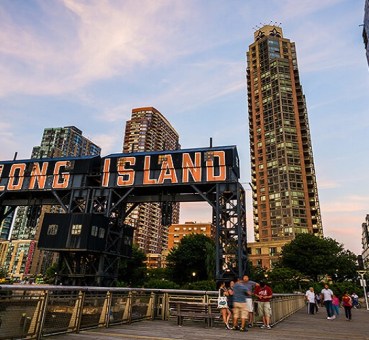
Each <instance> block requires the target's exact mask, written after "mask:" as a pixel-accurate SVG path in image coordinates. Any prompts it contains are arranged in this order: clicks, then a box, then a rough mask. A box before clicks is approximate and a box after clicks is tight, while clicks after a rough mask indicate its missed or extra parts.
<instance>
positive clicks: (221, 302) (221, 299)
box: [218, 289, 228, 308]
mask: <svg viewBox="0 0 369 340" xmlns="http://www.w3.org/2000/svg"><path fill="white" fill-rule="evenodd" d="M218 308H228V301H227V297H226V296H220V289H219V296H218Z"/></svg>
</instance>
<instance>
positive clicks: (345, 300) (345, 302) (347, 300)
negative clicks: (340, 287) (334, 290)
mask: <svg viewBox="0 0 369 340" xmlns="http://www.w3.org/2000/svg"><path fill="white" fill-rule="evenodd" d="M342 306H343V308H344V309H345V316H346V320H347V321H351V318H352V315H351V309H352V299H351V296H350V294H349V293H348V292H347V291H346V292H345V294H343V296H342Z"/></svg>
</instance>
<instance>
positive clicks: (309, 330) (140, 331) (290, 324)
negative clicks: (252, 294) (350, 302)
mask: <svg viewBox="0 0 369 340" xmlns="http://www.w3.org/2000/svg"><path fill="white" fill-rule="evenodd" d="M340 311H341V315H340V316H339V317H337V319H335V320H327V319H326V313H325V310H324V308H321V309H320V310H319V313H318V314H316V315H307V314H306V310H305V309H302V310H300V311H298V312H297V313H295V314H294V315H292V316H290V317H289V318H287V319H285V320H284V321H282V322H280V323H279V324H277V325H275V326H274V327H273V328H272V329H271V330H266V329H260V328H259V327H254V328H252V329H250V330H249V332H247V333H242V332H239V331H231V330H226V329H224V328H223V326H222V324H221V323H217V324H216V325H215V327H212V328H206V327H204V325H203V323H201V322H200V323H199V322H192V321H188V322H186V324H185V325H184V326H182V327H179V326H177V325H176V322H175V321H173V320H171V321H160V320H154V321H141V322H136V323H132V324H129V325H121V326H114V327H111V328H105V329H102V328H100V329H94V330H88V331H82V332H81V333H79V334H68V335H59V336H54V337H52V338H51V339H55V340H64V339H65V340H73V339H76V340H82V339H91V338H93V339H94V340H116V339H127V340H131V339H141V340H177V339H188V340H190V339H191V340H197V339H199V340H200V339H201V340H205V339H212V340H214V339H224V338H232V339H246V338H250V339H251V338H252V339H256V340H272V339H273V340H296V339H298V340H307V339H313V340H323V339H324V340H330V339H332V340H333V339H337V340H369V311H367V310H365V309H359V310H356V309H354V310H353V311H352V314H353V316H352V318H353V320H352V321H346V319H345V316H344V311H343V310H342V309H341V310H340Z"/></svg>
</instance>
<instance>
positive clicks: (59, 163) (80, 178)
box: [0, 146, 239, 193]
mask: <svg viewBox="0 0 369 340" xmlns="http://www.w3.org/2000/svg"><path fill="white" fill-rule="evenodd" d="M86 176H88V177H89V178H94V181H95V182H94V183H96V186H99V187H102V188H115V187H117V188H118V187H132V186H172V185H183V184H191V183H196V184H205V183H211V182H213V183H219V182H237V181H238V179H239V159H238V154H237V149H236V147H235V146H225V147H212V148H198V149H187V150H175V151H160V152H138V153H125V154H123V153H120V154H111V155H108V156H106V157H103V158H101V157H100V156H88V157H65V158H41V159H27V160H14V161H3V162H0V193H1V192H18V191H43V190H51V189H55V190H63V189H76V188H82V187H84V186H85V183H86V180H85V177H86Z"/></svg>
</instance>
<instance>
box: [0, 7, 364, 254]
mask: <svg viewBox="0 0 369 340" xmlns="http://www.w3.org/2000/svg"><path fill="white" fill-rule="evenodd" d="M364 4H365V1H364V0H324V1H322V0H299V1H296V0H263V1H260V0H248V1H245V0H211V1H209V0H203V1H201V0H200V1H199V0H155V1H151V0H111V1H109V0H51V1H46V0H40V1H37V0H28V1H24V0H2V1H1V2H0V75H1V76H0V117H1V119H0V159H1V160H9V159H13V157H14V154H15V152H17V153H18V159H25V158H30V156H31V152H32V147H33V146H36V145H40V142H41V137H42V134H43V130H44V128H47V127H61V126H69V125H74V126H76V127H78V128H79V129H81V130H82V131H83V135H84V136H86V137H87V138H89V139H91V140H92V141H93V142H95V143H96V144H98V145H99V146H101V148H102V155H103V156H104V155H107V154H110V153H116V152H121V150H122V145H123V136H124V129H125V123H126V121H127V120H128V119H130V115H131V111H132V109H133V108H137V107H144V106H153V107H155V108H156V109H157V110H159V111H160V112H161V113H162V114H163V115H164V116H165V117H166V118H167V119H168V120H169V121H170V122H171V124H172V125H173V127H174V128H175V129H176V130H177V132H178V133H179V136H180V144H181V146H182V148H183V149H187V148H196V147H207V146H209V143H210V142H209V141H210V138H212V140H213V145H214V146H225V145H236V146H237V148H238V153H239V156H240V163H241V179H240V181H241V183H243V186H244V188H245V190H246V192H247V207H248V209H247V226H248V241H253V240H254V238H253V225H252V210H251V192H250V190H249V187H248V184H247V183H248V182H250V178H251V177H250V154H249V133H248V111H247V88H246V51H247V50H248V46H249V45H250V44H251V43H253V34H254V30H255V28H257V27H260V26H262V25H264V24H269V23H272V24H274V23H276V24H277V25H280V26H281V27H282V29H283V34H284V37H286V38H288V39H290V40H291V41H293V42H295V43H296V49H297V59H298V66H299V72H300V80H301V83H302V86H303V91H304V94H305V96H306V101H307V108H308V114H309V123H310V130H311V139H312V143H313V152H314V161H315V169H316V176H317V183H318V192H319V199H320V206H321V212H322V220H323V231H324V236H326V237H331V238H334V239H336V240H337V241H338V242H339V243H342V244H343V245H344V247H345V248H346V249H349V250H351V251H353V252H354V253H356V254H360V253H361V252H362V249H361V233H362V230H361V225H362V223H363V222H364V221H365V216H366V215H367V214H369V157H368V151H369V135H368V131H369V114H368V106H369V105H368V104H369V96H368V94H369V73H368V63H367V60H366V57H365V49H364V44H363V39H362V27H361V26H360V25H361V24H362V23H363V17H364ZM185 221H197V222H208V221H211V208H210V206H209V205H208V204H207V203H196V204H195V203H192V204H186V205H185V206H184V205H182V208H181V221H180V222H181V223H184V222H185Z"/></svg>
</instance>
